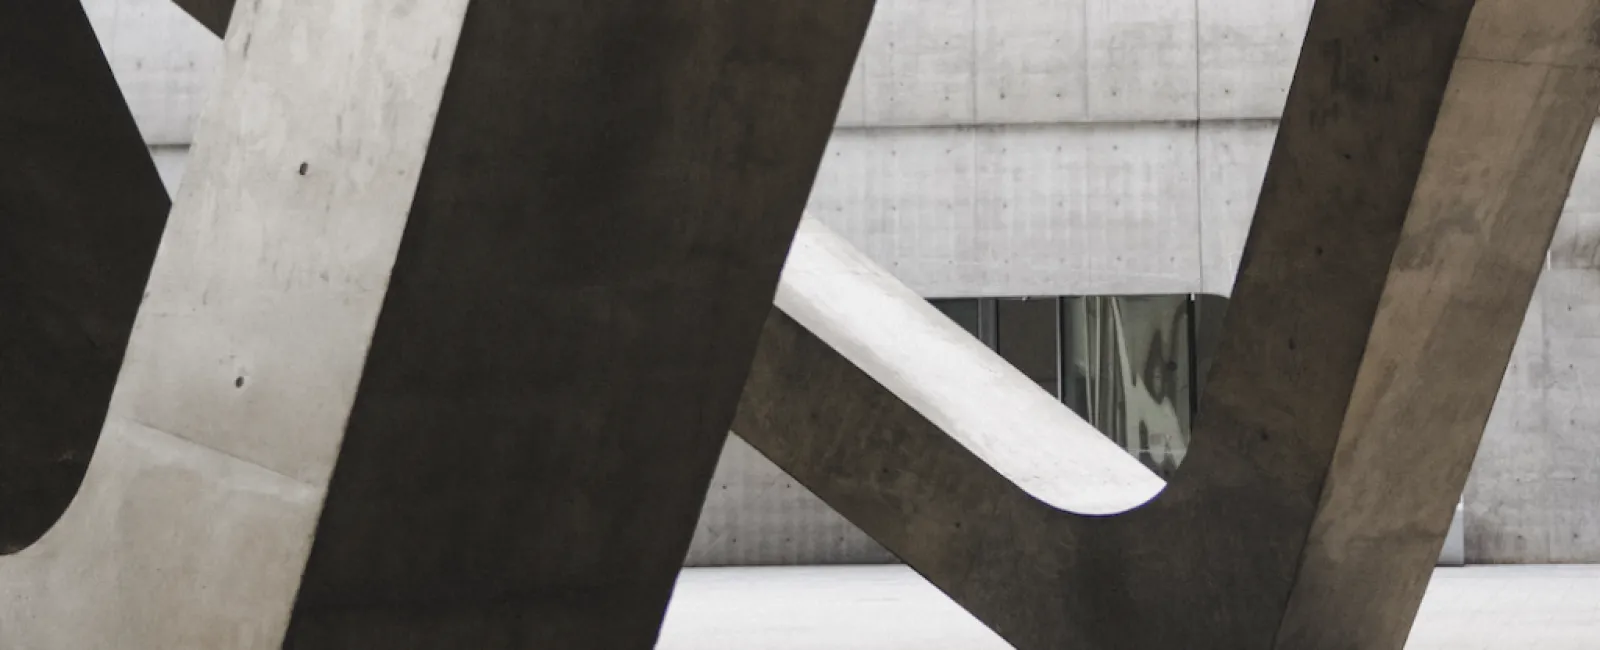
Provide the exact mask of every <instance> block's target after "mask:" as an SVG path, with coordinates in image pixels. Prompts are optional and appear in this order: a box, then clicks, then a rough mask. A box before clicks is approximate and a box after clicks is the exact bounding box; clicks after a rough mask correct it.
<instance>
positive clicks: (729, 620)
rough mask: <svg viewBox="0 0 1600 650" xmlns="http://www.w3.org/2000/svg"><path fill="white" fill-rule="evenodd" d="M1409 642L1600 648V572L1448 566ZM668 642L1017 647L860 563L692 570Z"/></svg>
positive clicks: (670, 647) (661, 647)
mask: <svg viewBox="0 0 1600 650" xmlns="http://www.w3.org/2000/svg"><path fill="white" fill-rule="evenodd" d="M1152 620H1154V617H1152ZM1405 647H1406V650H1525V649H1531V648H1537V649H1539V650H1594V648H1596V647H1600V567H1561V566H1524V567H1469V568H1459V569H1457V568H1443V569H1437V570H1435V571H1434V573H1433V580H1432V582H1430V583H1429V585H1428V592H1427V596H1426V597H1425V598H1424V599H1423V601H1422V610H1421V612H1420V613H1419V614H1418V616H1417V621H1416V624H1415V626H1414V627H1413V628H1412V631H1411V639H1410V641H1409V642H1408V643H1407V644H1406V646H1405ZM656 648H657V650H1011V648H1012V646H1011V645H1009V644H1007V643H1006V642H1005V641H1004V640H1002V639H1001V638H1000V637H999V636H998V635H996V634H995V633H993V632H991V631H989V629H988V628H986V627H984V626H983V624H982V623H979V622H978V620H977V619H975V618H973V617H972V615H971V614H968V613H967V612H965V611H964V610H962V609H961V607H960V606H958V605H956V604H955V603H954V602H952V601H951V600H950V599H949V598H948V597H946V596H945V595H944V594H942V593H940V592H939V590H938V589H936V588H934V587H933V585H930V584H928V582H927V581H926V580H923V579H922V577H921V576H918V575H917V574H916V572H914V571H912V570H911V569H909V568H907V567H903V566H878V567H865V566H857V567H783V568H735V569H687V570H685V571H684V572H683V573H682V574H681V575H680V576H679V577H678V586H677V589H676V590H675V591H674V592H673V597H672V605H671V606H670V607H668V609H667V618H666V624H665V625H664V626H663V628H662V630H661V640H660V642H658V643H657V644H656ZM1070 648H1071V646H1067V647H1066V648H1064V649H1063V650H1070Z"/></svg>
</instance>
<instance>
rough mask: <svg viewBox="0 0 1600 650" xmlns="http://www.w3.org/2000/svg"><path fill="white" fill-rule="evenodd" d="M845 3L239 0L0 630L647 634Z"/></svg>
mask: <svg viewBox="0 0 1600 650" xmlns="http://www.w3.org/2000/svg"><path fill="white" fill-rule="evenodd" d="M870 12H871V2H870V0H839V1H829V2H821V3H805V4H794V3H784V2H754V3H734V4H728V3H704V2H695V1H691V0H683V1H677V0H670V1H668V2H621V3H592V2H579V1H567V0H560V1H557V2H540V3H528V2H514V1H510V0H472V1H470V2H469V1H468V0H443V1H440V2H424V3H400V4H396V3H392V2H383V1H379V0H361V1H349V2H345V1H340V2H307V1H302V0H263V1H262V2H252V3H248V4H241V5H240V6H239V7H238V8H237V11H235V12H234V13H233V16H232V22H233V24H232V26H231V29H230V30H229V38H228V39H227V41H226V43H227V66H226V73H225V74H224V75H223V76H222V78H221V79H220V81H219V87H218V89H217V90H216V95H215V97H214V98H213V99H212V101H211V103H210V104H209V106H208V109H207V111H206V113H205V115H204V117H203V119H202V121H201V124H200V127H199V135H198V137H197V141H196V146H195V148H194V152H193V154H192V157H191V162H190V164H189V170H190V171H189V175H188V177H187V178H186V180H185V183H184V186H183V188H182V190H181V192H180V195H179V197H178V200H177V204H176V207H175V208H174V210H173V212H172V216H171V220H170V223H169V224H168V227H167V230H166V232H165V235H164V237H163V239H162V240H161V246H160V254H159V256H158V257H157V259H156V261H155V265H154V270H153V271H152V273H151V275H150V282H149V286H148V290H147V297H146V298H145V300H144V302H143V305H142V306H141V307H140V309H139V315H138V319H137V321H136V323H135V325H134V327H133V333H132V337H131V341H130V343H129V345H128V353H127V359H126V362H125V363H124V365H123V366H122V371H121V376H120V378H119V379H118V382H117V387H116V392H115V395H114V396H113V397H112V399H111V406H110V408H109V415H108V417H107V418H106V420H107V423H106V427H105V429H104V430H103V432H102V434H101V439H100V444H99V448H98V449H97V450H96V453H95V455H94V459H93V461H92V463H91V464H90V467H89V470H88V473H87V476H86V478H85V479H84V481H83V488H82V490H81V493H80V494H79V496H78V498H77V499H76V500H75V501H73V502H72V504H71V506H70V507H68V508H67V510H66V514H65V515H63V516H62V518H61V520H60V522H59V523H58V524H57V525H56V526H55V527H54V528H53V529H52V530H51V531H50V532H49V534H47V535H46V536H45V537H44V538H43V539H41V540H39V541H38V542H37V543H35V544H33V545H31V546H29V547H28V548H26V549H24V550H22V551H21V552H20V553H17V554H16V555H13V556H10V557H6V558H3V559H0V647H5V648H8V649H9V648H18V649H28V650H31V649H54V648H140V649H143V648H150V649H155V648H161V649H169V648H224V647H225V648H276V647H280V646H281V647H288V648H351V647H372V648H379V647H381V648H464V647H472V648H525V647H564V648H607V649H609V648H647V647H649V646H650V645H651V643H652V642H653V640H654V638H655V634H656V630H657V628H658V626H659V623H660V618H661V615H662V612H663V610H664V608H665V604H666V601H667V597H668V595H669V592H670V590H671V586H672V582H673V579H674V577H675V576H676V574H677V571H678V568H679V566H680V565H681V562H682V558H683V555H684V552H685V550H686V547H687V545H688V542H689V539H690V535H691V532H692V529H693V527H694V524H695V520H696V517H697V516H698V514H699V506H700V503H701V500H702V499H703V497H704V492H705V489H706V483H707V481H708V480H709V477H710V474H711V471H712V467H713V464H714V463H715V461H716V458H717V451H718V449H719V448H720V446H721V443H722V440H723V437H724V436H725V435H726V431H727V430H728V425H729V423H730V421H731V419H732V417H733V412H734V409H735V406H736V403H737V401H738V396H739V393H740V390H741V387H742V385H743V382H744V379H745V375H746V373H747V370H748V368H749V363H750V360H751V357H752V355H753V353H754V350H755V347H756V343H757V338H758V336H759V333H760V329H761V322H762V319H763V318H764V317H765V316H766V314H767V313H768V311H769V310H770V304H771V298H772V295H773V291H774V288H775V285H776V283H777V279H778V273H779V270H780V268H781V265H782V262H783V259H784V256H785V253H786V251H787V249H788V247H789V244H790V241H791V238H792V236H793V234H794V230H795V227H796V224H797V223H798V220H799V216H800V211H801V209H802V207H803V205H804V203H805V200H806V197H807V194H808V192H809V190H810V187H811V182H812V179H813V176H814V174H815V171H816V167H817V165H818V163H819V161H820V158H821V155H822V151H823V148H824V145H825V143H826V141H827V138H828V135H829V133H830V131H831V129H832V124H833V118H834V115H835V113H836V111H837V108H838V104H839V101H840V97H841V96H842V94H843V90H844V86H845V82H846V79H847V76H848V74H849V71H850V69H851V67H852V64H853V61H854V57H855V52H856V49H857V47H858V45H859V42H860V39H861V36H862V33H863V32H864V31H865V28H866V24H867V20H868V17H869V14H870ZM8 24H10V23H8ZM79 41H80V43H79V44H80V45H83V46H86V47H92V45H93V44H92V41H86V40H84V39H82V38H80V39H79ZM144 164H145V165H146V166H148V162H147V161H146V162H145V163H144ZM129 168H131V167H129ZM147 176H148V178H145V179H143V180H138V179H133V180H130V181H129V182H134V181H138V182H140V183H142V185H141V186H140V187H139V188H137V191H138V192H143V193H159V192H160V191H161V186H160V183H159V181H158V180H157V179H156V178H155V174H154V172H153V171H151V172H150V173H149V174H148V175H147ZM131 191H133V190H130V192H131ZM112 198H113V199H116V198H119V197H112ZM134 299H137V296H135V297H134Z"/></svg>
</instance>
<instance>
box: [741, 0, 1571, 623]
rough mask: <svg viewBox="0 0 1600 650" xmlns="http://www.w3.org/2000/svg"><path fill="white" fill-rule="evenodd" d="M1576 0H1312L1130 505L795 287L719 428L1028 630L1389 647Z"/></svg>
mask: <svg viewBox="0 0 1600 650" xmlns="http://www.w3.org/2000/svg"><path fill="white" fill-rule="evenodd" d="M1597 20H1600V2H1596V1H1595V0H1557V1H1552V2H1545V3H1539V4H1537V5H1530V4H1528V3H1524V2H1517V1H1516V0H1479V1H1477V2H1472V1H1469V0H1456V1H1452V2H1444V3H1429V4H1426V5H1423V4H1417V3H1396V2H1389V1H1387V0H1342V1H1338V2H1333V1H1325V2H1319V3H1318V4H1317V6H1316V8H1315V9H1314V10H1313V12H1312V17H1311V27H1310V31H1309V34H1308V36H1307V39H1306V46H1305V48H1304V50H1303V51H1302V53H1301V58H1300V62H1299V68H1298V73H1297V76H1296V79H1295V82H1294V84H1293V86H1292V88H1291V90H1290V93H1289V99H1288V105H1287V109H1286V111H1285V114H1284V118H1283V122H1282V127H1281V130H1280V132H1279V135H1278V139H1277V143H1276V146H1275V149H1274V151H1273V155H1272V162H1271V165H1270V167H1269V171H1268V173H1267V177H1266V183H1265V188H1264V189H1263V191H1262V196H1261V200H1260V202H1259V206H1258V210H1257V216H1256V218H1255V220H1254V224H1253V226H1252V228H1251V232H1250V236H1249V239H1248V245H1247V247H1246V252H1245V254H1244V256H1243V260H1242V264H1241V266H1242V269H1241V272H1240V276H1239V281H1238V284H1237V287H1236V288H1235V291H1234V301H1233V303H1232V309H1231V312H1230V314H1229V316H1228V320H1227V325H1226V330H1225V333H1224V336H1223V342H1222V345H1221V348H1220V351H1219V355H1218V358H1217V361H1216V364H1215V366H1214V368H1213V370H1212V375H1211V379H1210V381H1209V383H1208V385H1207V393H1206V395H1205V401H1204V402H1203V408H1202V413H1201V416H1200V418H1199V421H1198V424H1197V428H1196V431H1195V434H1194V440H1193V447H1192V449H1191V450H1190V452H1189V457H1188V460H1187V462H1186V464H1185V465H1184V468H1183V469H1182V470H1181V471H1180V472H1179V474H1178V475H1177V477H1176V478H1175V480H1174V482H1173V484H1172V485H1171V486H1169V487H1168V488H1167V489H1166V490H1165V491H1164V492H1162V493H1161V495H1160V496H1159V497H1158V498H1156V499H1155V500H1154V501H1151V502H1150V503H1148V504H1146V505H1144V506H1143V507H1140V508H1137V509H1134V510H1132V511H1130V512H1126V513H1124V514H1121V515H1118V516H1115V517H1089V516H1084V515H1085V513H1089V514H1099V513H1103V512H1104V510H1102V509H1101V508H1099V507H1096V506H1104V505H1106V504H1119V503H1120V504H1129V502H1130V501H1134V502H1136V501H1137V499H1136V497H1138V496H1139V495H1140V494H1141V493H1140V491H1139V490H1138V489H1137V488H1132V487H1128V486H1127V485H1125V484H1120V483H1119V482H1116V481H1113V482H1110V483H1104V482H1102V483H1101V487H1105V486H1106V485H1110V486H1111V487H1112V488H1113V489H1112V490H1111V491H1110V492H1104V491H1101V490H1098V489H1096V487H1095V486H1096V483H1095V481H1094V480H1092V479H1091V478H1090V477H1089V476H1090V475H1087V474H1085V472H1087V471H1088V469H1089V468H1086V467H1084V466H1082V465H1080V464H1076V463H1073V464H1068V465H1064V466H1061V465H1056V464H1055V462H1051V463H1041V464H1038V465H1029V464H1028V463H1029V461H1030V459H1031V458H1032V457H1033V454H1032V452H1031V450H1034V449H1037V448H1040V447H1041V446H1042V445H1052V444H1070V445H1071V447H1072V449H1071V450H1069V451H1070V452H1077V453H1084V454H1090V453H1093V448H1092V447H1090V446H1089V444H1088V443H1087V441H1086V440H1082V439H1079V438H1078V437H1076V434H1072V435H1074V436H1075V437H1073V438H1072V442H1071V443H1061V442H1059V441H1055V442H1052V439H1051V438H1050V437H1049V434H1048V432H1044V431H1040V430H1038V429H1034V428H1028V429H1020V428H1017V427H1016V426H1015V425H1014V423H1013V422H1011V421H1004V420H1002V421H996V422H994V423H985V422H981V421H979V422H968V423H966V424H965V425H963V426H965V427H973V428H975V430H977V431H981V432H982V433H981V435H980V434H979V433H974V429H968V428H962V427H953V426H952V425H951V424H950V423H949V422H947V421H944V420H942V419H941V416H940V414H939V411H938V410H937V409H939V408H940V407H941V404H942V403H941V402H930V401H920V402H919V401H915V400H912V399H910V398H908V397H907V395H906V392H905V390H904V389H903V388H902V387H897V385H896V384H895V383H894V382H892V381H888V380H885V379H884V378H883V377H884V376H885V375H886V373H889V372H890V371H891V370H892V366H887V365H885V364H884V362H883V359H884V357H885V355H888V354H891V352H885V351H883V350H875V349H870V348H865V347H852V346H848V345H841V344H840V343H839V341H841V340H848V339H850V337H852V336H854V334H853V331H854V330H855V329H857V328H866V327H869V326H870V327H881V326H882V325H881V324H874V323H867V322H865V321H864V319H866V318H868V317H867V316H863V317H861V319H857V320H852V319H849V318H840V319H837V320H831V321H830V320H827V319H821V318H818V317H817V313H818V312H819V310H823V309H825V305H824V304H821V303H820V302H815V301H818V300H820V298H817V297H813V298H809V299H799V300H797V301H796V302H795V303H793V304H789V305H786V306H785V305H780V306H782V307H783V309H781V310H780V312H777V313H774V314H773V315H772V316H771V317H769V320H768V324H767V331H766V334H765V335H764V339H763V345H762V348H761V351H760V352H759V354H758V356H757V362H756V365H755V367H754V369H753V370H752V375H751V378H750V382H749V384H748V385H747V387H746V392H745V396H744V401H743V403H742V404H741V406H740V412H739V416H738V417H737V418H736V421H735V430H736V431H738V432H739V434H740V435H742V436H744V437H745V438H746V439H747V440H749V441H750V442H751V443H752V444H753V445H754V446H755V447H757V448H758V449H759V450H761V451H762V452H763V453H764V454H766V455H767V456H768V457H769V458H772V459H773V460H774V461H776V462H777V464H778V465H779V466H780V467H782V468H783V469H785V470H786V471H788V472H789V473H790V474H792V475H794V476H795V477H796V478H797V479H799V480H801V481H802V482H803V483H805V484H806V485H807V487H809V488H810V489H812V490H813V491H814V492H816V493H817V494H818V495H819V496H821V497H822V498H823V499H825V500H827V501H828V502H829V503H830V504H832V505H833V506H834V507H836V508H838V509H839V511H840V512H841V513H843V514H844V515H845V516H846V517H848V518H849V519H851V520H852V521H853V522H855V523H856V524H858V525H861V526H862V527H863V528H864V529H865V530H866V531H867V532H868V533H870V534H872V535H873V536H874V537H876V538H877V539H878V540H880V541H881V542H883V543H884V545H885V546H886V547H888V548H889V549H890V550H891V551H894V552H895V553H896V554H898V555H899V556H900V557H901V558H903V559H905V560H906V561H907V562H909V563H910V564H911V565H913V566H914V567H915V568H916V569H917V570H918V571H919V572H920V573H922V574H923V575H925V576H927V577H928V578H929V579H930V580H931V581H933V582H934V583H935V584H936V585H938V586H939V587H940V588H942V589H943V590H945V591H946V592H947V593H949V594H950V595H951V596H952V597H954V598H955V599H956V600H957V601H958V602H960V603H961V604H962V605H964V606H965V607H967V608H968V609H969V610H971V611H972V612H973V613H975V614H976V615H977V616H978V617H979V618H980V619H982V620H983V621H984V622H986V623H987V624H989V625H990V626H991V627H993V628H994V629H995V630H997V631H998V632H1000V633H1001V634H1002V635H1003V636H1004V637H1006V638H1007V640H1009V641H1010V642H1011V643H1013V644H1015V645H1016V646H1017V647H1018V648H1020V649H1021V650H1031V649H1035V648H1037V649H1045V648H1060V647H1068V646H1070V647H1083V648H1129V649H1135V648H1157V647H1186V648H1229V649H1239V648H1245V649H1249V648H1285V649H1287V648H1295V649H1297V650H1305V649H1312V650H1316V649H1321V648H1328V649H1332V648H1352V647H1359V648H1380V649H1381V648H1400V647H1401V646H1402V645H1403V644H1404V641H1405V639H1406V636H1407V633H1408V631H1409V629H1410V626H1411V622H1412V620H1413V617H1414V615H1415V613H1416V611H1417V606H1418V603H1419V602H1420V599H1421V597H1422V593H1423V589H1424V587H1425V586H1426V583H1427V580H1428V576H1429V574H1430V571H1431V569H1432V566H1433V563H1434V561H1435V559H1436V558H1437V557H1438V554H1439V549H1440V545H1441V543H1442V541H1443V539H1444V536H1445V532H1446V530H1447V528H1448V526H1449V523H1450V519H1451V516H1452V512H1453V510H1454V509H1455V504H1456V500H1457V498H1458V496H1459V495H1460V493H1461V488H1462V485H1463V484H1464V482H1465V480H1466V475H1467V471H1468V467H1469V465H1470V464H1471V460H1472V457H1473V453H1474V451H1475V450H1476V447H1477V444H1478V440H1479V437H1480V435H1481V433H1482V431H1483V427H1484V422H1485V420H1486V418H1487V417H1488V414H1489V409H1490V405H1491V404H1492V402H1493V400H1494V396H1495V393H1496V389H1497V388H1498V386H1499V383H1500V379H1501V375H1502V374H1503V372H1504V370H1505V368H1506V364H1507V360H1508V358H1509V356H1510V353H1511V347H1512V343H1513V341H1514V340H1515V338H1516V334H1517V331H1518V328H1519V326H1520V325H1521V322H1522V319H1523V315H1524V314H1525V313H1526V311H1527V306H1528V302H1529V299H1530V296H1531V294H1532V291H1533V287H1534V284H1535V281H1536V279H1537V277H1538V275H1539V271H1540V268H1541V266H1542V262H1543V260H1544V253H1545V251H1546V249H1547V248H1548V246H1549V243H1550V238H1551V234H1552V232H1553V230H1554V228H1555V224H1556V220H1557V217H1558V215H1559V214H1560V211H1561V206H1562V202H1563V200H1564V198H1565V196H1566V194H1567V191H1568V189H1569V185H1570V183H1571V180H1572V177H1573V173H1574V169H1575V167H1576V165H1577V162H1578V158H1579V154H1580V152H1581V151H1582V150H1583V147H1584V145H1585V143H1586V141H1587V139H1588V134H1589V127H1590V124H1591V122H1592V120H1593V116H1594V113H1595V109H1596V105H1597V103H1600V73H1597V72H1596V63H1597V62H1600V45H1597V44H1596V43H1595V42H1594V41H1593V36H1592V32H1591V30H1590V26H1591V25H1593V24H1595V22H1596V21H1597ZM846 275H847V276H848V275H856V276H867V275H870V273H869V272H868V271H864V270H861V269H859V268H858V269H856V270H849V271H847V272H846ZM841 281H843V280H841ZM782 295H784V294H782V293H780V296H782ZM887 298H892V297H886V299H887ZM902 299H904V298H902ZM901 313H903V314H907V315H908V316H907V318H910V316H909V314H911V312H910V311H908V310H905V309H904V308H902V309H901ZM873 315H874V316H876V315H877V314H876V313H874V314H873ZM924 315H926V314H924ZM902 325H903V326H904V327H907V328H911V327H917V326H925V325H919V321H915V320H911V321H907V322H905V323H902ZM917 341H918V340H917V339H914V338H908V339H907V341H906V342H905V343H904V344H905V345H915V344H917ZM888 344H889V345H899V344H898V343H895V342H893V341H890V342H889V343H888ZM894 353H906V351H904V350H900V351H897V352H894ZM969 371H971V370H969ZM945 379H946V378H945V377H941V376H926V377H919V376H912V375H907V376H900V377H898V379H897V381H900V382H911V383H917V382H928V383H930V384H934V383H937V382H939V381H944V380H945ZM926 390H932V389H926ZM996 411H999V412H1004V409H996ZM1057 435H1061V434H1057ZM973 439H979V440H987V441H991V442H990V443H986V444H992V445H994V446H997V447H1004V448H1008V449H1012V450H1016V451H1014V452H1013V453H1011V454H994V453H991V452H989V451H985V449H987V447H985V446H983V445H977V446H975V445H973V444H971V442H970V441H971V440H973ZM1043 455H1044V456H1045V457H1048V458H1055V457H1057V454H1043ZM1059 462H1066V461H1065V460H1063V461H1059ZM1030 467H1031V468H1032V469H1031V470H1029V469H1028V468H1030ZM1034 472H1037V473H1038V474H1037V475H1035V473H1034ZM1041 482H1042V483H1044V484H1046V485H1047V486H1048V490H1047V489H1045V488H1041V487H1039V486H1038V485H1039V483H1041ZM1049 490H1059V492H1050V491H1049ZM1084 494H1099V495H1103V496H1106V497H1108V498H1106V499H1100V500H1097V499H1081V500H1080V499H1078V498H1076V497H1077V496H1082V495H1084ZM1052 495H1055V496H1052ZM1074 495H1076V496H1074Z"/></svg>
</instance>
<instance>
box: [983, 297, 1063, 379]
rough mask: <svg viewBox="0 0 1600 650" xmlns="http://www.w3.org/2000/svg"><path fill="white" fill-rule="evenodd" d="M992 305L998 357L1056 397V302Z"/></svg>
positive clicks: (1042, 300)
mask: <svg viewBox="0 0 1600 650" xmlns="http://www.w3.org/2000/svg"><path fill="white" fill-rule="evenodd" d="M996 303H997V304H996V312H997V313H996V321H997V322H996V337H995V339H996V340H995V343H996V345H997V348H996V349H997V351H998V352H999V353H1000V356H1001V357H1003V358H1005V360H1006V361H1010V362H1011V365H1013V366H1016V367H1017V369H1018V370H1021V371H1022V374H1024V375H1027V376H1028V378H1029V379H1032V380H1033V381H1034V382H1036V383H1038V384H1039V385H1040V386H1041V387H1043V388H1044V389H1045V390H1046V391H1049V393H1050V394H1051V395H1056V394H1057V392H1056V363H1057V360H1058V354H1059V351H1058V347H1059V344H1060V340H1059V339H1060V337H1059V336H1057V334H1056V300H1055V299H1054V298H1028V299H1002V300H999V301H996Z"/></svg>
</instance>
